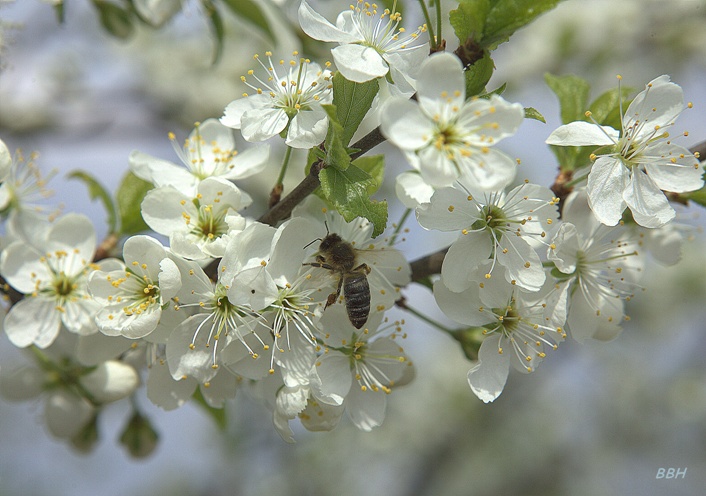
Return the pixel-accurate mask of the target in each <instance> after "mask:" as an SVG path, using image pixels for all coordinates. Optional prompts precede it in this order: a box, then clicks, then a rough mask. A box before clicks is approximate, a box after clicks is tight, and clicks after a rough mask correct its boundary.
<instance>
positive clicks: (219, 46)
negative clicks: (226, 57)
mask: <svg viewBox="0 0 706 496" xmlns="http://www.w3.org/2000/svg"><path fill="white" fill-rule="evenodd" d="M201 5H203V9H204V11H205V12H206V17H208V21H209V22H210V24H211V31H212V32H213V36H214V38H215V43H214V44H213V57H212V58H211V64H213V65H215V64H217V63H218V61H219V60H221V55H223V37H224V36H225V28H224V26H223V19H222V18H221V14H220V13H219V12H218V9H216V6H215V5H214V4H213V2H212V1H211V0H201Z"/></svg>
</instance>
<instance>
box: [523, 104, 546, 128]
mask: <svg viewBox="0 0 706 496" xmlns="http://www.w3.org/2000/svg"><path fill="white" fill-rule="evenodd" d="M525 119H534V120H535V121H539V122H543V123H544V124H546V123H547V121H546V119H545V118H544V116H543V115H542V114H540V113H539V110H537V109H536V108H534V107H525Z"/></svg>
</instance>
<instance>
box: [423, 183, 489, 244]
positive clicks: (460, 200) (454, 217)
mask: <svg viewBox="0 0 706 496" xmlns="http://www.w3.org/2000/svg"><path fill="white" fill-rule="evenodd" d="M479 215H480V210H479V208H478V205H477V204H476V203H475V202H473V201H470V200H469V199H468V194H467V193H465V192H463V191H460V190H458V189H455V188H443V189H440V190H437V191H436V192H434V194H433V195H432V197H431V203H425V204H423V205H421V206H420V207H419V208H418V209H417V221H418V222H419V224H420V225H421V226H422V227H423V228H425V229H435V230H437V231H461V230H462V229H470V228H471V226H472V225H473V223H474V222H476V221H477V220H478V218H479V217H478V216H479ZM469 235H470V236H472V235H473V234H469Z"/></svg>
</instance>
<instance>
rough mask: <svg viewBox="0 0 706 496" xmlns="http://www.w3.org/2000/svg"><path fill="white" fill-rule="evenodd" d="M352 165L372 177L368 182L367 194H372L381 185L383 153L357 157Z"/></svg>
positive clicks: (383, 167) (383, 174) (383, 168)
mask: <svg viewBox="0 0 706 496" xmlns="http://www.w3.org/2000/svg"><path fill="white" fill-rule="evenodd" d="M352 165H355V166H356V167H359V168H360V169H362V170H364V171H365V172H367V173H368V174H370V176H371V177H372V178H373V181H371V182H370V184H368V187H367V192H368V196H371V195H374V194H375V193H376V192H377V190H379V189H380V186H382V181H383V179H384V178H385V155H372V156H370V157H368V156H366V157H358V158H357V159H355V160H354V161H353V162H352Z"/></svg>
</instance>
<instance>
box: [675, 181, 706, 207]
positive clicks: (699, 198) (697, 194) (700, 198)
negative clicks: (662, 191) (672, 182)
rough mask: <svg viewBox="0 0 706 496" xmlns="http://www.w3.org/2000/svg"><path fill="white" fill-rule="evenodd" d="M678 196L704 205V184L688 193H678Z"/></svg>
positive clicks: (705, 202)
mask: <svg viewBox="0 0 706 496" xmlns="http://www.w3.org/2000/svg"><path fill="white" fill-rule="evenodd" d="M679 197H680V198H684V199H686V200H691V201H693V202H695V203H698V204H699V205H701V206H702V207H706V186H704V187H703V188H701V189H698V190H696V191H691V192H689V193H679Z"/></svg>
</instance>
